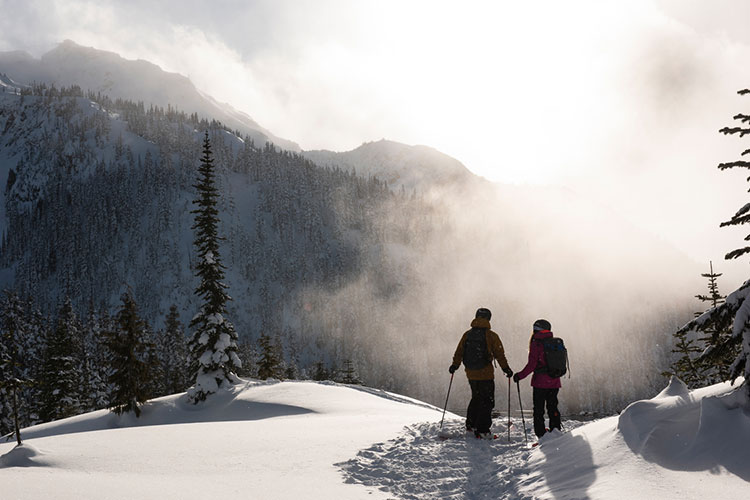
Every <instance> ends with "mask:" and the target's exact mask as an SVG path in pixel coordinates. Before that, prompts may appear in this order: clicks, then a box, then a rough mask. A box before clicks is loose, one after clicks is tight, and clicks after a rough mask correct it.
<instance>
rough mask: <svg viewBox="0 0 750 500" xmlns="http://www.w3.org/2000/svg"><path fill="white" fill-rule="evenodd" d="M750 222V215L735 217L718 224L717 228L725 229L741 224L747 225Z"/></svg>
mask: <svg viewBox="0 0 750 500" xmlns="http://www.w3.org/2000/svg"><path fill="white" fill-rule="evenodd" d="M748 222H750V215H743V216H741V217H737V216H736V215H735V216H734V217H732V218H731V219H729V220H728V221H725V222H722V223H721V224H719V227H726V226H740V225H742V224H747V223H748Z"/></svg>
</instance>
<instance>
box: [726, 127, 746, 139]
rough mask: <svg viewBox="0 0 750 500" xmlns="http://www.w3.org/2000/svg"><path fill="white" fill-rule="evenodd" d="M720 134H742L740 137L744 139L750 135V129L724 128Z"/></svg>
mask: <svg viewBox="0 0 750 500" xmlns="http://www.w3.org/2000/svg"><path fill="white" fill-rule="evenodd" d="M719 132H720V133H722V134H724V135H734V134H740V137H744V136H746V135H747V134H750V128H742V127H731V128H730V127H724V128H723V129H721V130H719Z"/></svg>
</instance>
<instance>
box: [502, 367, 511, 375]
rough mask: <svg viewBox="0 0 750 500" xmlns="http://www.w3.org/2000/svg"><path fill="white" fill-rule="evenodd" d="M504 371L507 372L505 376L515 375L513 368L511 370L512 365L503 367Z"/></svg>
mask: <svg viewBox="0 0 750 500" xmlns="http://www.w3.org/2000/svg"><path fill="white" fill-rule="evenodd" d="M503 372H504V373H505V376H506V377H508V378H510V377H512V376H513V370H511V369H510V367H508V368H503Z"/></svg>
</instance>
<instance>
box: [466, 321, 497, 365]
mask: <svg viewBox="0 0 750 500" xmlns="http://www.w3.org/2000/svg"><path fill="white" fill-rule="evenodd" d="M491 361H492V358H491V357H490V350H489V349H488V348H487V329H486V328H472V329H471V330H469V331H468V332H467V334H466V340H465V341H464V366H465V367H466V368H468V369H469V370H481V369H482V368H484V367H485V366H487V365H488V364H490V362H491Z"/></svg>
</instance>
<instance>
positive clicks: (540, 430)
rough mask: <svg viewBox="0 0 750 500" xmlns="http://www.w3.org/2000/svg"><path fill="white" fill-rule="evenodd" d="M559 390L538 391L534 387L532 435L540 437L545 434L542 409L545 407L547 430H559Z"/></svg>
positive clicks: (538, 389) (537, 388)
mask: <svg viewBox="0 0 750 500" xmlns="http://www.w3.org/2000/svg"><path fill="white" fill-rule="evenodd" d="M559 391H560V389H540V388H539V387H534V434H536V437H542V436H543V435H544V433H545V432H546V427H545V425H544V407H545V406H546V407H547V415H548V416H549V429H550V430H552V429H560V428H561V426H562V424H561V422H560V412H559V411H558V409H557V393H558V392H559Z"/></svg>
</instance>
